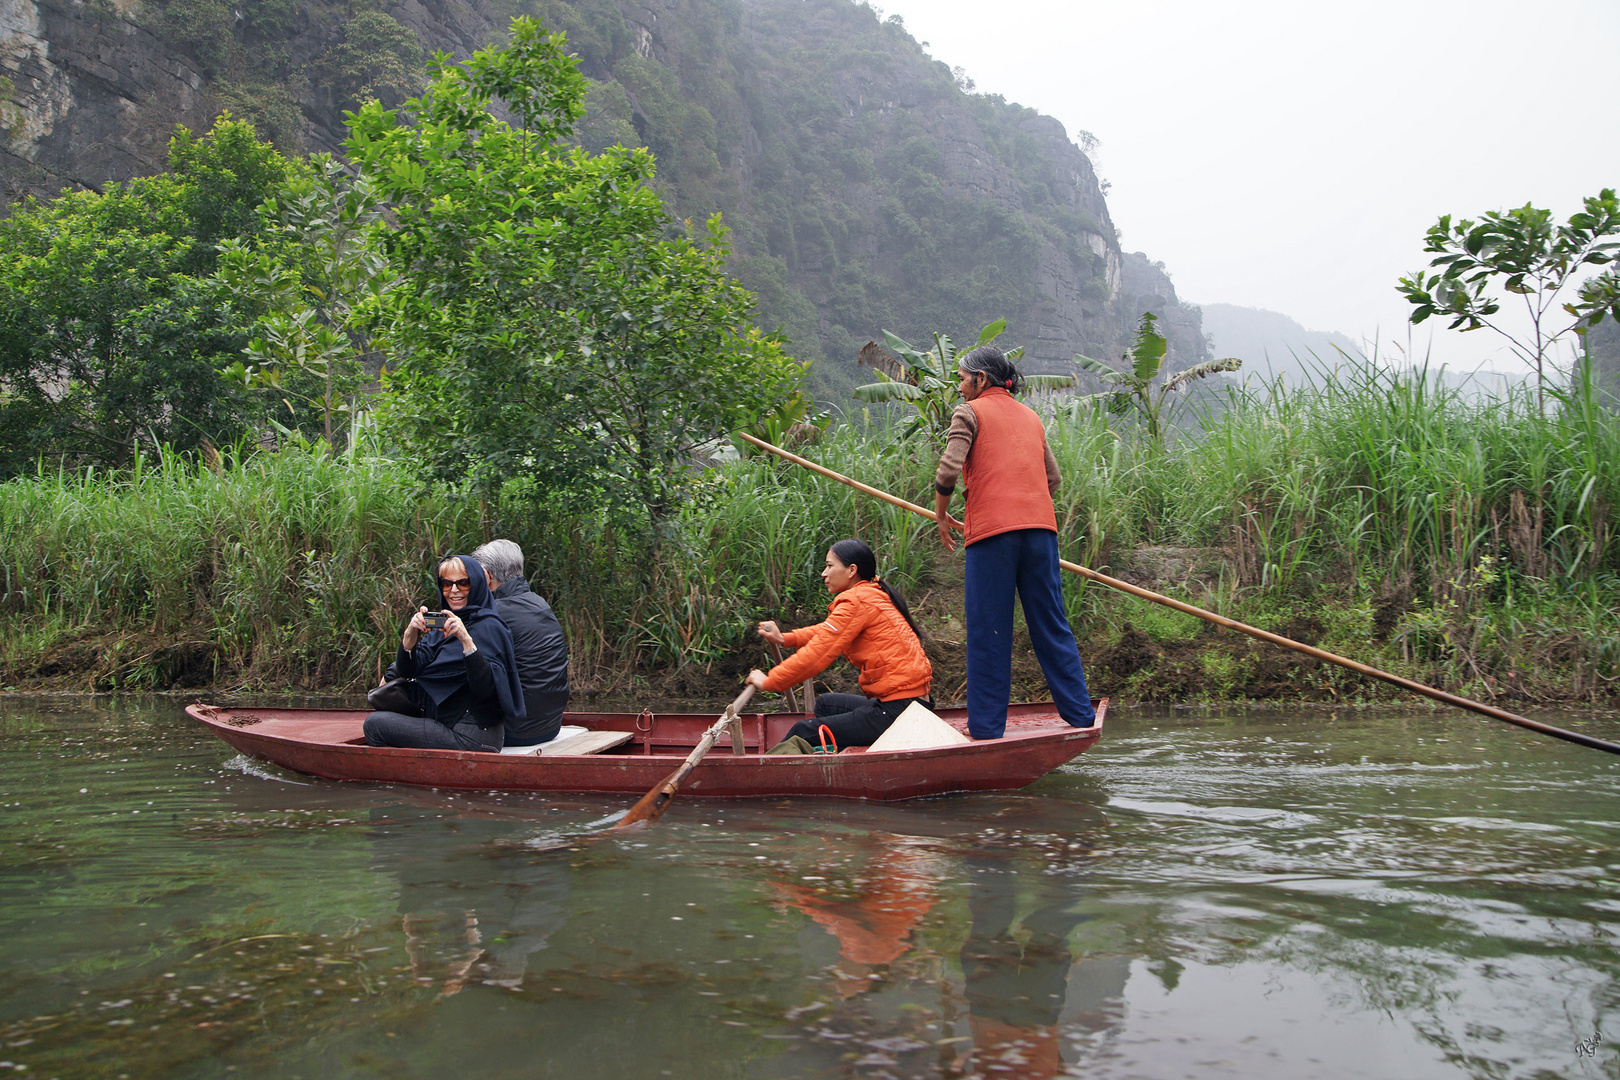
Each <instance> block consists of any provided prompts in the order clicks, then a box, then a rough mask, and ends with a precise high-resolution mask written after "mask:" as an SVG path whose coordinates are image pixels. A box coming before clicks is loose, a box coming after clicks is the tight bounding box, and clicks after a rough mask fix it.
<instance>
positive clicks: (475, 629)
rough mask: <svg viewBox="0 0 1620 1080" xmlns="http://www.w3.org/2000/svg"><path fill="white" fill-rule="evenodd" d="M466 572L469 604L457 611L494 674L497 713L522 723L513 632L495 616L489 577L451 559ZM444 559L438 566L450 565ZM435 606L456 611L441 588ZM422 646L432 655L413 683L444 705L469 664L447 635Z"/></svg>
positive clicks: (437, 633) (434, 635) (430, 637)
mask: <svg viewBox="0 0 1620 1080" xmlns="http://www.w3.org/2000/svg"><path fill="white" fill-rule="evenodd" d="M450 558H451V559H460V560H461V565H462V566H464V567H466V568H467V606H466V607H463V608H462V609H461V610H460V611H456V612H455V613H456V616H457V617H458V618H460V619H461V623H462V625H463V626H465V627H466V628H467V633H468V634H469V635H470V636H471V637H472V639H473V644H474V645H476V646H478V651H479V652H481V653H483V654H484V655H485V657H487V658H488V660H489V666H490V669H491V671H492V672H493V673H494V675H495V692H496V694H497V695H498V696H499V697H500V701H501V711H502V712H503V713H504V714H505V715H506V716H508V717H510V718H511V719H513V720H522V719H524V717H525V716H527V713H526V712H525V711H524V708H523V684H522V683H520V682H519V681H518V675H517V660H516V658H515V657H514V656H513V653H512V631H511V630H509V629H507V627H506V624H505V623H504V622H502V621H501V617H500V615H498V614H496V612H495V600H494V598H493V597H491V596H490V593H489V579H488V578H487V577H485V576H484V568H483V566H482V565H481V564H480V563H479V562H478V560H477V559H474V558H472V557H471V556H470V555H452V556H450ZM449 561H450V559H445V560H443V561H441V562H440V564H439V565H440V566H443V565H444V563H446V562H449ZM439 604H440V606H441V607H442V608H443V609H444V610H445V611H454V610H455V609H454V608H452V607H451V606H450V601H449V599H448V598H447V597H446V596H445V595H444V590H443V589H440V590H439ZM423 647H426V648H427V649H429V650H431V651H432V652H433V659H432V660H430V661H429V662H428V663H427V664H425V665H424V664H422V663H421V662H420V661H418V663H417V666H416V684H417V685H418V686H420V687H421V688H422V689H423V690H425V691H427V693H428V696H429V697H431V698H432V699H433V703H434V704H435V705H443V704H444V703H445V702H446V701H447V700H449V698H450V695H452V694H454V693H455V692H456V691H457V690H460V689H461V688H462V687H463V686H466V685H467V661H466V658H465V657H464V656H463V655H462V652H461V639H460V638H453V637H446V636H445V633H444V631H443V630H429V631H428V632H427V633H426V634H425V635H423V637H422V640H421V642H420V643H419V644H418V646H417V648H419V649H420V648H423Z"/></svg>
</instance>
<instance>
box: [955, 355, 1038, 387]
mask: <svg viewBox="0 0 1620 1080" xmlns="http://www.w3.org/2000/svg"><path fill="white" fill-rule="evenodd" d="M956 366H957V367H959V368H961V369H962V370H963V371H967V372H975V371H982V372H984V375H985V378H987V379H989V380H990V385H991V386H999V387H1001V388H1002V389H1003V390H1006V391H1007V392H1008V393H1009V394H1016V393H1018V391H1020V390H1022V389H1023V388H1024V377H1023V375H1021V374H1019V372H1018V367H1017V365H1015V364H1014V363H1013V362H1012V361H1011V360H1009V359H1007V354H1006V353H1004V352H1002V351H1001V350H1000V349H998V348H996V347H995V346H994V345H980V346H979V347H978V348H977V349H974V350H973V351H972V352H970V353H968V354H967V355H966V356H964V357H962V358H961V359H960V360H958V361H957V362H956Z"/></svg>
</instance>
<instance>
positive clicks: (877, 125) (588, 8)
mask: <svg viewBox="0 0 1620 1080" xmlns="http://www.w3.org/2000/svg"><path fill="white" fill-rule="evenodd" d="M356 10H357V9H356V8H353V7H350V6H349V5H347V4H340V3H327V2H326V0H236V2H234V3H230V4H227V3H226V2H225V0H167V2H166V3H165V2H159V0H151V2H148V3H145V4H142V3H141V2H140V0H91V2H82V0H0V77H3V81H0V128H3V132H0V136H3V139H0V193H3V195H4V198H5V200H6V201H7V203H8V204H9V203H10V202H13V201H15V200H17V199H18V198H20V197H22V196H24V195H29V194H33V195H40V196H49V195H50V194H52V193H53V192H55V191H57V190H60V189H61V188H63V187H66V186H87V187H100V186H101V185H103V184H105V183H106V182H108V181H112V180H123V179H128V178H130V177H133V176H137V175H143V174H149V173H153V172H156V171H159V170H160V169H162V168H163V166H164V150H165V145H166V142H167V138H168V135H169V132H170V131H171V130H172V128H173V126H174V125H175V124H177V123H179V124H185V125H186V126H188V127H191V128H193V129H194V130H201V129H206V127H207V126H208V125H209V123H210V122H211V120H212V118H213V117H214V116H215V115H217V114H218V113H219V111H220V110H221V109H224V108H229V109H230V110H231V111H232V113H233V114H235V115H237V116H243V117H246V118H248V119H252V120H254V121H255V123H256V124H258V126H259V128H260V131H261V132H262V133H264V134H265V135H267V136H268V137H272V138H274V139H275V140H276V141H277V142H278V143H279V144H281V145H283V146H284V147H286V148H289V149H291V148H297V149H303V150H307V151H319V150H327V151H334V152H336V151H337V150H338V149H339V148H340V146H341V143H342V140H343V137H344V135H345V131H344V128H343V123H342V113H343V110H344V109H345V108H348V107H353V105H354V104H355V102H356V101H358V100H359V99H360V98H361V97H365V96H371V95H373V94H376V95H380V96H383V97H384V99H385V100H390V99H393V100H398V99H402V98H403V97H404V96H406V94H407V93H408V92H410V91H411V90H413V89H415V87H417V86H419V85H420V83H421V78H422V60H423V56H424V53H425V52H434V51H444V52H448V53H450V54H451V55H452V56H456V57H465V56H466V55H468V54H470V52H471V51H472V50H473V49H475V48H477V47H479V46H481V45H483V44H485V43H487V42H488V41H490V40H492V39H494V38H495V37H497V36H498V35H499V34H500V33H501V32H502V29H503V28H504V26H505V25H506V24H507V22H508V20H509V19H510V17H511V16H512V15H515V14H530V15H535V16H538V17H540V18H542V19H543V20H544V21H545V23H546V24H547V25H548V26H551V27H555V28H560V29H563V30H565V31H566V32H567V33H568V35H569V43H570V47H571V48H574V49H575V50H576V51H577V52H578V54H579V56H580V58H581V67H582V70H583V71H584V72H585V74H587V75H588V76H590V78H591V79H592V81H593V85H592V90H591V95H590V97H589V99H588V105H589V113H588V115H587V117H586V119H585V121H584V122H583V123H582V125H581V128H580V133H579V137H580V141H581V143H582V144H583V145H585V146H586V147H587V148H588V149H597V148H600V147H601V146H605V145H610V144H612V143H615V142H624V143H632V142H634V143H641V144H644V145H647V146H649V147H651V148H652V149H653V150H654V152H655V153H657V155H658V159H659V185H660V188H661V191H662V194H663V195H664V197H665V200H666V203H667V204H668V205H669V206H670V208H671V210H672V212H674V213H675V214H676V215H677V216H678V217H686V218H692V219H699V218H701V217H703V216H706V215H707V214H709V213H711V212H714V211H716V210H718V211H721V212H722V213H723V214H724V218H725V220H726V222H727V223H728V224H729V225H730V226H731V228H732V230H733V232H732V267H733V270H734V272H735V273H736V274H737V276H738V277H739V278H740V279H741V280H742V281H743V282H744V283H745V284H747V285H748V286H749V287H750V288H752V289H753V290H754V291H755V292H756V294H757V295H758V296H759V298H760V322H761V324H762V325H765V326H766V327H768V328H775V327H778V326H780V327H782V328H783V329H784V331H785V333H786V334H787V335H788V336H789V338H790V339H791V340H792V341H793V343H794V349H795V351H796V352H797V354H798V355H800V356H801V358H804V359H810V360H814V361H816V362H817V368H816V370H817V372H818V382H819V383H820V384H821V387H822V389H823V391H824V392H827V393H834V392H836V391H837V390H838V389H840V388H841V387H844V386H848V385H850V384H852V383H854V382H859V381H867V378H868V376H866V375H865V374H863V373H860V372H857V371H856V370H855V368H854V357H855V354H856V352H857V351H858V350H859V348H860V346H861V345H862V344H864V343H865V342H866V341H867V340H869V339H872V338H878V339H879V340H881V331H882V330H883V329H888V330H892V331H893V332H895V333H897V334H899V335H900V336H902V337H904V338H907V339H908V340H910V341H912V342H913V343H923V342H927V341H930V340H931V334H932V333H933V332H935V331H939V332H944V333H948V334H950V335H952V336H953V337H954V338H956V339H957V340H959V341H960V340H963V339H968V340H971V339H972V337H973V336H974V335H976V333H977V331H978V328H979V327H980V326H982V325H984V324H985V323H988V322H990V321H992V320H993V319H995V318H998V317H1005V318H1007V320H1008V333H1007V334H1006V336H1005V337H1004V338H1003V342H1004V343H1007V344H1022V345H1024V346H1025V348H1026V350H1027V352H1026V361H1025V364H1026V367H1027V368H1028V369H1030V370H1033V371H1063V370H1069V369H1070V363H1069V360H1070V357H1072V356H1073V355H1074V354H1075V353H1077V352H1080V353H1085V354H1087V355H1091V356H1096V357H1099V358H1102V359H1106V360H1110V361H1117V360H1118V359H1119V356H1120V354H1121V352H1122V351H1123V349H1124V348H1125V346H1126V344H1127V343H1128V340H1129V338H1130V335H1131V333H1132V331H1133V330H1134V328H1135V325H1136V322H1137V320H1138V318H1139V317H1140V315H1141V313H1142V312H1143V311H1153V312H1154V313H1155V314H1157V315H1159V316H1160V323H1159V326H1160V328H1161V330H1162V331H1164V332H1165V333H1166V334H1167V336H1168V337H1169V338H1170V341H1171V347H1172V355H1171V359H1170V364H1169V367H1170V368H1171V369H1176V368H1180V367H1184V366H1186V365H1188V364H1192V363H1196V362H1198V361H1199V360H1201V359H1206V358H1207V357H1208V353H1207V347H1206V344H1205V340H1204V335H1203V332H1202V329H1201V325H1200V313H1199V311H1198V309H1197V308H1196V307H1193V306H1191V305H1185V304H1182V303H1180V302H1179V301H1178V299H1177V297H1176V294H1175V288H1174V286H1173V284H1172V283H1171V281H1170V278H1169V275H1168V274H1167V273H1166V271H1165V269H1164V267H1163V265H1162V264H1159V263H1155V262H1153V261H1151V260H1150V259H1149V258H1148V257H1147V256H1146V255H1143V254H1141V253H1127V252H1125V251H1123V250H1122V249H1121V247H1120V245H1119V241H1118V236H1117V233H1116V232H1115V230H1114V227H1113V224H1112V222H1111V220H1110V218H1109V214H1108V207H1107V204H1106V201H1105V199H1104V197H1103V192H1102V190H1101V188H1100V186H1099V184H1098V181H1097V177H1096V174H1095V172H1094V170H1093V169H1092V165H1091V162H1090V160H1089V159H1088V158H1087V156H1086V154H1085V153H1084V152H1083V151H1082V149H1081V148H1080V147H1079V146H1078V145H1076V143H1075V142H1074V141H1073V140H1072V139H1071V138H1070V135H1069V133H1068V132H1066V131H1065V130H1064V128H1063V126H1062V125H1061V124H1060V123H1058V122H1057V121H1056V120H1054V119H1052V118H1051V117H1048V116H1044V115H1041V114H1040V113H1037V112H1035V111H1034V110H1031V109H1027V108H1023V107H1021V106H1018V105H1015V104H1011V103H1008V102H1006V101H1004V100H1002V99H1000V98H999V97H994V96H988V95H983V94H975V93H972V92H971V91H970V89H969V84H968V83H967V82H966V80H965V77H964V76H963V75H962V74H961V73H960V72H953V71H952V70H950V69H949V68H948V67H947V66H946V65H945V64H944V63H942V62H940V61H938V60H935V59H933V58H932V57H930V56H929V55H928V54H927V53H926V51H925V50H924V48H923V47H922V46H921V45H920V44H919V43H918V42H917V41H916V40H915V39H913V38H912V37H911V36H910V35H909V34H908V33H906V31H905V28H904V26H903V25H902V24H901V23H900V21H899V20H898V19H896V18H893V17H891V18H889V19H887V20H882V19H880V18H879V16H878V14H877V13H876V11H875V10H874V9H872V8H871V7H869V6H867V5H866V4H863V3H852V2H851V0H464V2H461V0H404V2H395V3H389V2H386V0H385V3H384V4H383V6H382V8H381V10H372V11H360V12H359V13H358V14H356ZM418 45H419V46H420V49H418V48H417V46H418Z"/></svg>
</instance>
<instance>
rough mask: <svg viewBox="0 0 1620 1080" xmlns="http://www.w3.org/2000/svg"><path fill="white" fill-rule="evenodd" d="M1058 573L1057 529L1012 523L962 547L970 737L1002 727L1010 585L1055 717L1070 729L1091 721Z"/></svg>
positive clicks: (988, 735)
mask: <svg viewBox="0 0 1620 1080" xmlns="http://www.w3.org/2000/svg"><path fill="white" fill-rule="evenodd" d="M1062 572H1063V571H1062V568H1061V567H1060V566H1058V545H1057V534H1056V533H1054V532H1051V531H1050V530H1047V529H1018V530H1016V531H1014V532H1005V533H1000V534H999V535H996V536H991V537H988V538H986V539H984V540H979V541H976V542H974V543H973V544H970V545H968V549H967V582H966V590H965V591H966V594H967V595H966V601H967V707H968V733H969V734H970V735H972V736H973V737H974V738H975V739H999V738H1001V736H1002V735H1004V734H1005V733H1006V731H1007V701H1008V697H1009V695H1010V694H1011V693H1012V641H1013V592H1014V590H1016V591H1017V593H1018V598H1019V600H1020V601H1022V602H1023V605H1024V623H1025V624H1026V625H1027V626H1028V627H1029V639H1030V643H1031V644H1032V645H1034V646H1035V659H1037V660H1039V661H1040V664H1041V673H1042V674H1044V675H1045V676H1046V686H1047V689H1048V690H1050V691H1051V693H1052V700H1053V701H1054V702H1056V703H1057V708H1058V715H1059V716H1062V717H1063V719H1064V720H1066V721H1068V722H1069V724H1071V725H1072V726H1074V727H1090V726H1091V725H1092V724H1093V723H1095V722H1096V719H1097V714H1096V710H1094V709H1093V708H1092V707H1091V695H1090V694H1088V693H1087V692H1086V672H1085V669H1084V668H1083V667H1082V666H1081V664H1080V649H1079V646H1078V645H1076V644H1075V640H1074V631H1073V630H1071V629H1070V628H1069V620H1068V617H1067V616H1066V615H1064V613H1063V579H1062V578H1061V577H1060V575H1061V574H1062Z"/></svg>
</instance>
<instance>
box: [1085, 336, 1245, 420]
mask: <svg viewBox="0 0 1620 1080" xmlns="http://www.w3.org/2000/svg"><path fill="white" fill-rule="evenodd" d="M1157 320H1158V316H1156V315H1154V314H1153V313H1152V312H1151V311H1145V312H1143V313H1142V322H1141V324H1140V325H1139V326H1137V328H1136V338H1135V340H1134V341H1133V342H1132V343H1131V347H1130V349H1129V350H1127V351H1126V353H1125V356H1124V357H1123V358H1122V359H1121V361H1120V362H1121V363H1123V364H1125V365H1126V370H1124V371H1120V370H1119V369H1118V368H1115V367H1113V366H1111V365H1109V364H1105V363H1103V362H1102V361H1101V360H1093V359H1092V358H1091V357H1089V356H1081V355H1080V354H1079V353H1076V354H1075V357H1074V362H1075V366H1077V367H1078V368H1080V370H1081V371H1088V372H1090V373H1091V374H1093V375H1095V376H1097V377H1098V378H1099V379H1101V380H1102V381H1103V382H1105V383H1110V384H1112V385H1113V386H1115V387H1117V389H1113V390H1104V391H1102V392H1101V393H1097V394H1085V395H1082V396H1080V397H1075V398H1071V399H1069V400H1068V401H1066V402H1064V404H1063V405H1062V406H1061V408H1062V410H1063V411H1065V412H1067V414H1068V415H1069V416H1070V417H1071V418H1072V417H1074V416H1077V415H1078V414H1079V411H1080V410H1081V409H1082V408H1084V407H1085V406H1086V405H1087V404H1088V403H1090V404H1091V405H1093V406H1102V407H1105V408H1107V410H1108V411H1109V412H1111V413H1113V414H1114V415H1115V416H1124V415H1125V414H1127V413H1131V412H1134V413H1135V414H1136V415H1137V416H1138V417H1139V418H1140V419H1141V420H1142V421H1143V422H1144V423H1145V424H1146V425H1147V431H1148V437H1149V438H1151V439H1152V440H1153V442H1154V444H1155V445H1158V446H1163V445H1164V421H1165V419H1166V416H1165V407H1166V405H1167V404H1168V402H1169V401H1170V398H1171V395H1172V394H1175V393H1177V392H1179V391H1181V390H1182V389H1183V388H1184V387H1186V385H1187V384H1188V383H1190V382H1192V381H1193V380H1194V379H1202V378H1205V377H1206V376H1209V375H1213V374H1215V373H1216V372H1217V371H1236V370H1237V369H1238V368H1240V367H1242V366H1243V361H1242V360H1239V359H1238V358H1237V357H1235V356H1228V357H1225V358H1224V359H1221V360H1208V361H1205V362H1204V363H1202V364H1195V365H1193V366H1192V367H1190V368H1185V369H1183V370H1181V371H1178V372H1176V373H1175V374H1174V375H1167V376H1166V377H1165V379H1164V381H1163V382H1161V383H1160V384H1159V385H1158V386H1157V387H1155V386H1154V385H1153V380H1154V379H1155V378H1157V377H1158V374H1159V370H1160V369H1161V368H1163V367H1164V358H1165V354H1166V353H1167V352H1168V351H1169V348H1170V346H1169V342H1167V341H1166V340H1165V337H1164V335H1163V334H1161V333H1159V332H1158V331H1157V330H1155V329H1154V328H1153V324H1154V323H1155V322H1156V321H1157Z"/></svg>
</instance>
